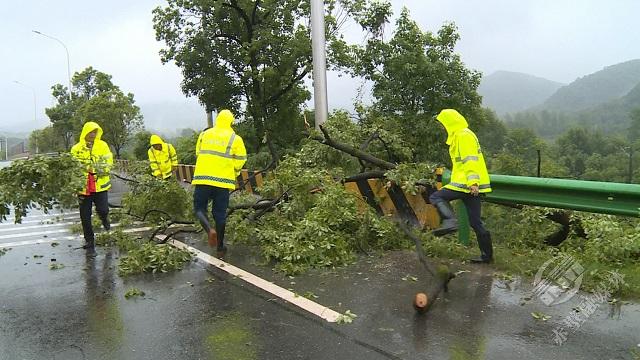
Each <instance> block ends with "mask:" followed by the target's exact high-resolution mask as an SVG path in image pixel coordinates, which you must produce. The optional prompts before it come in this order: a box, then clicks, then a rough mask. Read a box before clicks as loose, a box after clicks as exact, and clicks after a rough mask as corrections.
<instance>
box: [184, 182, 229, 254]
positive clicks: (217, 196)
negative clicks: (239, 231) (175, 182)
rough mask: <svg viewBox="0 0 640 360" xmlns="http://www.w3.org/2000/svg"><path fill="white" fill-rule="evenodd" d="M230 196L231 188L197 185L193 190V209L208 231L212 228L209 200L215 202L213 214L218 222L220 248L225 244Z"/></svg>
mask: <svg viewBox="0 0 640 360" xmlns="http://www.w3.org/2000/svg"><path fill="white" fill-rule="evenodd" d="M229 196H230V192H229V189H225V188H219V187H216V186H209V185H196V186H195V189H194V191H193V210H194V212H195V214H196V218H198V220H199V221H200V224H201V225H202V227H203V228H204V230H205V231H206V232H207V233H208V232H209V231H210V230H211V225H210V224H209V220H208V218H207V208H208V207H209V201H210V200H211V201H212V202H213V207H212V208H211V215H213V219H214V220H215V222H216V232H217V233H218V248H222V247H223V246H224V245H223V244H224V228H225V224H226V223H227V207H229Z"/></svg>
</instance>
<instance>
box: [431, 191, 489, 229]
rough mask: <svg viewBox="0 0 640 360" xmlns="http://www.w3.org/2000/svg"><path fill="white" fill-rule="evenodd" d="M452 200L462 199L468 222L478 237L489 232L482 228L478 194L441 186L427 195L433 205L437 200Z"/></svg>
mask: <svg viewBox="0 0 640 360" xmlns="http://www.w3.org/2000/svg"><path fill="white" fill-rule="evenodd" d="M452 200H462V202H463V203H464V206H465V207H466V208H467V214H468V216H469V224H470V225H471V228H472V229H473V231H475V232H476V236H477V237H478V238H480V237H481V236H483V235H487V234H488V233H489V232H488V231H487V229H485V228H484V224H482V219H480V210H481V203H480V196H473V195H471V194H467V193H464V192H461V191H453V190H449V189H445V188H442V189H440V190H438V191H436V192H434V193H433V194H431V196H429V201H430V202H431V204H433V205H435V204H437V203H439V202H447V203H448V202H450V201H452Z"/></svg>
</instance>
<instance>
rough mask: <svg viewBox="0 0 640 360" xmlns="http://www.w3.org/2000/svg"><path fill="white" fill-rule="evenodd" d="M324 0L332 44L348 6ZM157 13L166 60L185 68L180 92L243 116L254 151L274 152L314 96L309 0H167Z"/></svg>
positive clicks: (210, 106)
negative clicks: (308, 84) (308, 83)
mask: <svg viewBox="0 0 640 360" xmlns="http://www.w3.org/2000/svg"><path fill="white" fill-rule="evenodd" d="M368 1H369V0H359V1H355V2H357V3H366V2H368ZM343 2H344V3H345V4H347V5H348V6H349V7H352V5H351V4H350V3H351V2H352V1H343ZM325 4H326V8H327V16H325V21H326V24H327V32H326V33H327V40H328V42H329V44H331V43H332V42H334V41H335V40H337V39H338V38H339V34H338V29H339V28H340V26H341V25H342V24H343V23H344V19H345V18H346V14H347V12H346V11H344V10H345V9H346V8H340V9H341V10H337V8H336V5H337V3H336V1H335V0H329V1H325ZM334 12H336V13H341V14H342V15H340V16H333V15H331V14H333V13H334ZM153 14H154V17H153V21H154V28H155V30H156V37H157V39H158V40H161V41H164V43H165V44H166V47H165V48H164V49H162V50H161V52H160V56H161V59H162V61H163V62H164V63H167V62H170V61H174V62H175V63H176V64H177V65H178V67H180V68H181V69H182V73H183V75H184V81H183V82H182V91H183V92H184V93H185V94H187V95H193V96H197V97H198V99H199V101H200V102H201V103H202V104H203V105H204V106H205V108H206V110H207V111H216V110H219V109H222V108H228V109H232V110H234V111H235V112H236V113H239V114H241V115H244V118H245V121H248V122H250V123H251V128H252V129H253V134H252V135H253V136H251V137H252V138H254V139H257V141H256V142H254V144H255V148H254V149H253V150H254V151H256V152H257V151H259V148H260V147H262V146H263V144H264V143H266V144H267V145H268V146H269V149H270V151H271V152H272V156H275V155H276V154H275V153H274V152H275V150H274V147H273V139H274V138H275V133H276V132H277V131H278V130H280V129H282V128H283V127H284V128H287V124H290V125H289V127H288V128H289V129H291V128H292V127H293V124H292V123H290V120H291V118H292V116H299V114H300V106H301V104H303V103H304V102H305V101H306V100H308V99H309V96H310V95H309V92H308V91H307V89H306V88H305V86H304V81H303V80H304V78H305V77H307V76H308V75H309V74H310V72H311V66H312V59H311V39H310V27H309V15H310V7H309V0H262V1H261V0H222V1H215V0H199V1H196V0H168V5H167V6H166V7H158V8H156V9H155V10H154V11H153ZM300 126H301V124H300ZM300 130H302V128H300ZM247 137H249V136H247Z"/></svg>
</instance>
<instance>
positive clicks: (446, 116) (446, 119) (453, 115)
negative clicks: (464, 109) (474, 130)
mask: <svg viewBox="0 0 640 360" xmlns="http://www.w3.org/2000/svg"><path fill="white" fill-rule="evenodd" d="M436 119H437V120H438V121H439V122H440V123H441V124H442V125H444V128H445V129H446V130H447V145H451V142H452V141H453V135H454V134H455V133H456V132H458V131H460V130H462V129H466V128H468V127H469V124H468V123H467V120H466V119H465V118H464V116H462V115H460V113H459V112H458V111H456V110H454V109H444V110H442V111H440V114H438V116H437V117H436Z"/></svg>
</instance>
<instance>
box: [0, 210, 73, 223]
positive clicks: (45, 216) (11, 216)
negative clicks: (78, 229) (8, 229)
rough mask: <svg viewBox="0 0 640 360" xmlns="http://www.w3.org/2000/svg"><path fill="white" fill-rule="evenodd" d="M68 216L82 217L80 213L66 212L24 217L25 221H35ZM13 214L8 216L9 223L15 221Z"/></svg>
mask: <svg viewBox="0 0 640 360" xmlns="http://www.w3.org/2000/svg"><path fill="white" fill-rule="evenodd" d="M67 215H80V212H79V211H65V212H63V213H54V212H49V213H48V214H29V213H27V216H25V217H23V219H35V218H55V217H57V216H60V217H64V216H67ZM13 216H14V215H13V213H11V214H9V215H7V220H6V221H9V220H11V219H13V218H14V217H13Z"/></svg>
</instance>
